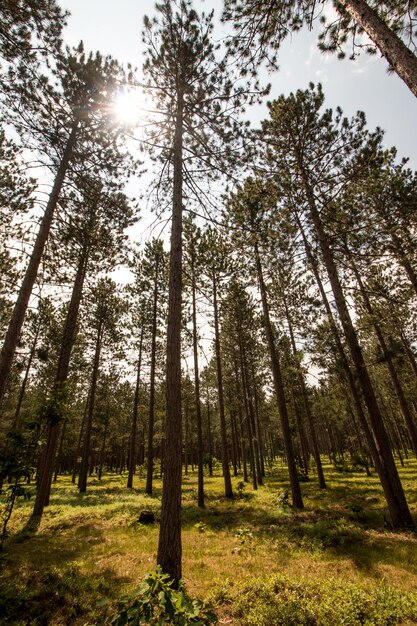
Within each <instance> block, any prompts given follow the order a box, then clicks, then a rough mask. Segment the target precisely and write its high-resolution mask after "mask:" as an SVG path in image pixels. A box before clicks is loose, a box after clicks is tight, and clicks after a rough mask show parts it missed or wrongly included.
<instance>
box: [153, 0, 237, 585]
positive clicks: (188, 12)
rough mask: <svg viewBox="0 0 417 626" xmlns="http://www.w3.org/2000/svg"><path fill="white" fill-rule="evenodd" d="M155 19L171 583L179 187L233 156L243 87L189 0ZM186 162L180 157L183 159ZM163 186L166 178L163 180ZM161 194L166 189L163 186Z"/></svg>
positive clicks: (175, 562)
mask: <svg viewBox="0 0 417 626" xmlns="http://www.w3.org/2000/svg"><path fill="white" fill-rule="evenodd" d="M157 11H158V17H156V18H154V19H153V20H150V19H149V18H145V33H144V41H145V43H147V44H148V52H147V57H148V58H147V61H146V62H145V65H144V71H145V74H146V76H147V77H148V79H147V81H148V82H147V87H148V89H149V90H150V92H151V94H152V97H153V99H154V101H155V103H156V104H157V106H158V109H159V113H160V114H161V115H160V123H159V125H157V126H155V130H154V131H153V135H152V134H151V135H150V136H149V138H148V142H149V143H150V144H151V145H152V144H154V145H155V146H160V149H158V158H159V160H160V161H161V162H162V163H163V164H164V169H163V173H164V172H166V173H167V174H168V181H167V180H166V179H165V183H166V184H168V185H169V187H170V189H171V190H172V222H171V248H170V270H169V305H168V330H167V363H166V390H167V392H166V393H167V403H166V408H167V410H166V421H165V456H164V467H165V471H164V486H163V497H162V513H161V526H160V535H159V547H158V563H159V564H160V565H161V567H162V569H163V570H164V571H165V572H167V573H168V574H170V575H171V577H172V578H173V580H174V581H175V584H178V581H179V579H180V578H181V449H182V445H181V439H182V429H181V337H180V335H181V297H182V215H183V203H184V195H185V194H184V184H185V185H187V188H188V190H189V192H190V193H192V192H196V191H197V193H198V192H199V188H198V186H197V184H196V183H197V181H198V180H199V179H200V180H201V178H203V180H207V179H209V178H213V177H214V176H216V175H218V173H219V171H223V170H224V169H225V163H227V162H228V163H230V161H231V159H232V157H233V156H234V155H235V152H234V150H233V148H232V144H231V140H233V139H234V132H235V131H237V130H238V129H239V127H240V122H239V121H238V120H237V118H236V113H237V112H238V111H239V110H240V105H241V100H242V95H243V93H242V92H243V89H238V90H234V88H233V83H232V81H231V80H230V79H229V78H228V76H227V68H226V64H225V62H224V61H222V60H218V59H217V58H216V55H215V46H214V44H213V43H212V41H211V35H212V29H213V26H212V14H211V15H209V16H205V15H204V14H203V15H202V16H201V17H200V16H198V14H197V13H196V11H195V10H194V9H193V8H192V5H191V2H190V1H189V0H178V2H177V3H172V2H168V1H167V0H164V2H162V3H161V4H159V5H157ZM185 157H186V158H185ZM162 182H164V181H162ZM165 189H167V187H166V186H165Z"/></svg>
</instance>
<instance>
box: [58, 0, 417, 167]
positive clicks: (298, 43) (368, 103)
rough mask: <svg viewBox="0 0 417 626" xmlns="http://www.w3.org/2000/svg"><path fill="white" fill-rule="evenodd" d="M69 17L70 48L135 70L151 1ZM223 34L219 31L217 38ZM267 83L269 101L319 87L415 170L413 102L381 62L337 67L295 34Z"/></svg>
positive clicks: (97, 1) (106, 0)
mask: <svg viewBox="0 0 417 626" xmlns="http://www.w3.org/2000/svg"><path fill="white" fill-rule="evenodd" d="M60 1H61V4H62V5H63V7H64V8H66V9H68V10H69V11H70V12H71V14H72V15H71V17H70V19H69V25H68V28H67V30H66V37H65V38H66V41H67V42H68V43H69V44H71V45H73V44H74V45H75V44H77V43H78V42H79V40H80V39H82V40H83V41H84V44H85V47H86V49H89V50H93V51H95V50H100V52H102V53H104V54H111V55H112V56H114V57H116V58H117V59H118V60H119V61H120V62H123V63H127V62H129V61H130V62H131V63H132V65H134V66H137V67H138V68H140V67H141V64H142V56H141V53H142V43H141V31H142V22H143V16H144V15H145V14H147V15H149V16H152V15H153V14H154V4H155V2H154V0H60ZM195 7H196V9H200V10H204V11H206V12H208V11H210V10H211V9H212V8H213V9H214V11H215V16H217V17H219V16H220V13H221V8H222V2H221V0H196V2H195ZM224 34H225V30H224V27H223V26H219V28H218V30H217V31H216V35H217V36H220V37H221V36H222V35H224ZM267 81H269V82H271V83H272V92H271V96H270V99H272V98H275V97H277V96H278V95H280V94H281V93H284V94H288V93H290V92H291V91H295V90H296V89H298V88H302V89H305V88H306V87H307V86H308V83H309V81H313V82H315V83H317V82H321V83H322V84H323V88H324V93H325V96H326V104H327V106H331V107H333V108H334V107H336V106H341V107H342V109H343V111H344V113H345V114H346V115H348V116H351V115H353V114H354V113H355V112H356V111H357V110H359V109H360V110H363V111H365V113H366V116H367V120H368V125H369V127H370V128H371V129H372V128H374V127H375V126H380V127H381V128H383V129H384V130H385V131H386V140H385V142H386V145H387V146H388V145H389V146H391V145H395V146H396V147H397V148H398V151H399V156H401V157H403V156H408V157H410V164H411V165H412V167H413V168H415V169H417V148H416V145H417V141H416V140H417V124H416V121H417V99H416V98H415V97H414V96H413V95H412V94H411V92H410V91H409V89H408V88H407V87H406V85H405V84H404V83H403V82H402V81H401V80H400V79H399V78H398V77H397V76H396V75H395V74H391V75H388V74H387V72H386V62H385V60H384V59H382V58H380V57H379V56H377V57H370V56H366V55H362V56H361V57H360V59H359V60H357V61H355V62H352V61H349V60H347V59H346V60H343V61H338V60H337V59H336V58H335V57H334V56H333V55H332V56H330V55H323V54H322V53H320V51H319V50H318V49H317V46H316V35H315V34H314V33H310V32H307V31H303V32H301V33H297V34H295V35H294V36H293V38H292V41H289V40H288V41H287V42H286V43H285V44H284V46H283V47H282V51H281V52H280V71H279V72H277V73H275V74H273V75H271V76H269V77H268V79H267ZM265 116H266V108H262V109H261V110H259V111H257V112H253V113H252V115H251V119H252V120H253V123H254V124H256V123H257V121H258V120H259V119H262V118H263V117H265Z"/></svg>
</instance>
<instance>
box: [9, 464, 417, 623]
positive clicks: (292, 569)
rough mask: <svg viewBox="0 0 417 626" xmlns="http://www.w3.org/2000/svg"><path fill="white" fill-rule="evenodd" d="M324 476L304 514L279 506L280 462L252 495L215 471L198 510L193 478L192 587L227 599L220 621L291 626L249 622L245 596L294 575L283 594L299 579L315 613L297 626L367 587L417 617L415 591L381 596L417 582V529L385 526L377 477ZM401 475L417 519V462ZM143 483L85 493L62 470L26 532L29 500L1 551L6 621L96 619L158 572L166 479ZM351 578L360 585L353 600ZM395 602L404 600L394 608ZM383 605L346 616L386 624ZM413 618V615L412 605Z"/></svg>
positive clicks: (188, 544) (189, 521)
mask: <svg viewBox="0 0 417 626" xmlns="http://www.w3.org/2000/svg"><path fill="white" fill-rule="evenodd" d="M325 473H326V480H327V482H328V485H329V488H328V489H327V490H319V489H318V486H317V484H316V481H315V480H314V479H313V477H312V479H311V480H310V481H309V482H306V483H303V484H302V490H303V497H304V503H305V509H304V510H303V511H294V510H292V509H291V508H284V509H283V508H280V506H279V505H278V501H279V495H280V494H281V493H282V492H283V490H285V489H288V480H287V476H286V472H285V468H282V467H281V466H280V467H279V468H275V469H274V471H273V472H270V473H269V475H268V476H267V477H266V478H265V485H264V486H263V487H260V488H259V489H258V491H257V492H253V491H252V490H251V487H250V486H249V485H247V486H246V489H245V491H244V494H243V497H240V498H239V497H236V498H235V499H234V500H233V501H228V500H226V499H225V498H224V497H223V482H222V478H221V476H220V475H217V476H215V477H213V478H209V477H206V479H205V480H206V483H205V490H206V509H204V510H201V509H199V508H198V507H197V477H196V474H193V473H190V474H189V475H188V476H186V477H184V485H183V505H184V508H183V553H184V554H183V573H184V579H185V583H186V587H187V590H188V592H189V593H191V594H193V595H196V596H198V597H200V598H203V599H204V598H206V597H207V596H210V595H211V596H212V597H214V598H216V602H217V603H218V607H217V610H218V613H219V615H220V617H221V616H223V615H226V616H227V619H228V620H231V621H230V622H229V623H230V624H242V625H244V626H246V625H251V624H252V623H253V624H257V623H259V626H261V625H262V624H263V623H264V624H265V626H266V624H269V623H270V624H271V625H272V624H274V623H276V624H281V623H282V624H287V623H288V624H292V623H293V622H290V621H285V620H284V621H281V622H280V621H276V622H272V621H271V622H268V621H264V622H262V621H259V622H256V619H259V620H261V617H262V616H261V615H260V616H258V617H256V616H255V617H253V618H250V619H252V620H253V621H252V622H250V621H247V620H248V619H249V617H247V615H249V611H248V610H245V608H244V604H242V602H243V598H244V597H246V596H245V594H246V593H247V596H248V598H250V597H251V594H255V596H256V592H255V591H254V590H256V589H257V585H262V584H264V585H266V587H268V584H269V583H268V582H267V581H268V577H270V576H278V577H282V576H283V577H284V579H285V581H287V582H286V585H287V586H288V589H287V591H285V593H284V592H283V593H284V595H285V594H287V595H288V594H289V597H290V596H291V594H292V593H295V592H293V591H291V589H292V587H291V585H298V584H301V585H302V591H300V592H299V595H300V594H301V596H302V597H303V598H304V600H303V601H301V600H300V603H301V605H302V606H304V607H305V615H306V616H307V617H305V616H304V617H302V619H304V618H305V619H306V620H308V619H310V621H304V622H303V621H299V622H294V623H300V624H304V623H305V624H317V626H321V624H323V626H327V624H330V623H331V619H336V618H333V617H331V616H330V617H329V618H327V617H326V615H327V614H326V611H325V609H324V608H323V609H322V614H323V616H324V617H323V616H322V617H321V618H320V619H322V621H317V619H318V618H317V615H312V616H311V615H310V617H308V615H309V611H310V608H309V606H310V605H314V602H313V600H311V598H312V597H316V598H318V599H319V600H320V601H319V600H318V602H319V604H320V606H321V605H322V604H323V606H324V605H325V604H326V602H327V600H326V598H330V599H331V598H334V602H333V603H335V602H336V601H338V602H339V604H340V603H341V605H343V606H344V604H343V602H345V604H346V603H347V604H346V606H349V607H350V608H349V611H351V612H352V614H354V612H355V610H356V609H355V607H354V606H353V605H352V606H351V605H349V597H350V596H352V597H353V596H355V597H357V598H359V599H358V606H359V605H360V604H361V602H362V600H361V598H363V594H365V596H366V597H367V598H368V600H369V602H370V606H371V607H373V606H374V605H376V609H375V611H376V614H378V612H379V614H380V615H382V616H383V615H384V611H385V612H387V611H388V612H389V611H390V610H392V611H393V612H392V615H393V616H394V617H392V618H391V617H390V618H389V619H391V621H387V622H386V623H387V624H391V623H392V624H396V623H398V624H400V623H403V624H407V623H410V624H411V623H415V622H413V621H403V622H401V621H400V617H398V615H399V614H400V613H401V610H402V609H401V606H405V604H404V603H405V602H406V599H405V600H404V602H403V600H401V599H399V597H400V596H398V598H397V597H396V596H395V598H394V599H393V600H392V601H391V600H390V602H391V604H390V603H389V602H388V604H389V606H388V608H387V606H386V604H385V605H383V603H382V604H381V602H382V600H378V601H377V600H375V598H379V596H378V593H379V591H378V589H380V591H381V593H382V594H384V593H385V594H388V595H386V597H389V598H391V596H390V595H389V594H392V593H394V591H395V592H398V593H403V594H404V593H407V592H411V591H413V590H415V589H417V539H416V536H415V535H414V534H412V533H394V532H389V531H387V530H386V529H385V528H384V515H385V516H388V513H387V510H386V506H385V501H384V498H383V495H382V491H381V487H380V485H379V481H378V479H377V477H376V476H372V477H371V478H367V477H366V476H365V474H364V473H361V472H349V473H345V472H338V471H336V470H335V469H334V468H333V467H332V466H331V465H329V464H328V465H326V466H325ZM400 473H401V475H402V478H403V484H404V487H405V490H406V494H407V498H408V501H409V503H410V507H411V509H412V513H413V515H414V516H415V515H416V513H417V462H416V461H414V460H412V459H410V460H408V461H407V463H406V467H405V468H400ZM240 480H241V477H240V476H239V477H236V478H235V479H234V486H235V488H236V486H237V484H238V482H239V481H240ZM134 484H135V488H134V489H133V490H128V489H127V488H126V486H125V485H126V476H119V475H106V476H104V477H103V479H102V481H100V482H99V481H97V480H91V482H90V484H89V485H88V489H87V493H86V494H84V495H80V494H79V493H78V491H77V489H76V487H75V486H73V485H72V484H71V482H70V479H69V477H60V478H59V479H58V481H57V483H55V484H54V486H53V490H52V495H51V504H50V506H49V507H48V508H47V509H46V510H45V515H44V517H43V519H42V522H41V524H40V526H39V528H38V529H37V531H36V533H33V532H32V533H30V532H29V531H28V530H26V529H25V525H26V523H27V521H28V518H29V515H30V512H31V506H32V505H33V502H31V501H29V502H27V501H21V502H19V503H18V505H17V507H16V510H15V512H14V514H13V517H12V519H11V524H10V530H11V536H10V538H9V540H8V542H7V543H6V547H5V550H4V552H3V554H2V555H1V556H0V559H1V561H0V567H1V573H0V615H5V616H6V617H5V618H3V619H5V620H6V621H3V622H2V618H0V624H11V625H15V626H17V625H20V626H23V624H25V625H26V624H30V625H33V626H37V625H39V626H40V625H41V624H48V625H49V624H51V625H56V626H59V625H61V624H69V625H70V624H74V625H77V626H78V625H80V626H81V625H82V624H85V623H86V622H90V623H95V622H97V620H98V617H99V614H100V609H99V608H97V606H96V603H97V601H98V600H100V599H102V598H103V597H109V598H110V599H116V598H118V597H119V596H120V595H123V594H125V593H126V592H129V591H130V590H131V589H133V588H134V587H135V586H137V585H138V583H139V582H140V580H141V579H142V577H143V575H144V574H145V572H147V571H149V570H152V569H154V568H155V564H156V562H155V557H156V550H157V541H158V524H157V523H156V524H154V525H152V526H142V525H140V524H138V523H137V520H138V517H139V514H140V512H141V511H142V510H145V509H146V510H149V509H152V510H153V511H154V512H155V514H156V516H157V517H158V513H159V509H160V499H161V481H160V480H159V479H157V480H155V491H154V495H153V496H152V497H149V496H145V495H144V493H143V490H144V480H143V479H140V478H137V479H136V481H135V483H134ZM284 579H283V580H284ZM226 581H227V582H226ZM329 581H332V583H331V584H330V582H329ZM347 584H348V585H352V588H351V589H350V592H349V593H348V592H346V593H347V596H346V598H345V599H344V600H343V601H342V600H341V597H342V595H343V586H344V585H345V586H346V585H347ZM239 585H243V587H239ZM245 585H246V586H247V587H245ZM271 585H272V583H270V586H271ZM311 585H313V587H311ZM314 585H318V587H317V588H316V587H314ZM284 587H285V585H284ZM243 589H247V592H246V591H245V592H244V591H243ZM389 589H391V590H393V591H389ZM52 590H53V591H52ZM251 590H252V591H251ZM297 593H298V592H297ZM54 594H57V595H54ZM268 594H269V595H268ZM268 594H267V595H268V598H269V600H268V603H267V604H268V607H269V608H268V609H267V608H265V611H267V613H268V617H266V618H265V619H269V620H271V619H272V618H271V615H272V614H274V611H275V614H276V616H277V617H276V619H277V620H279V619H281V618H279V612H278V608H277V607H278V606H281V605H282V606H283V605H284V604H285V603H283V599H282V597H281V596H282V594H281V596H280V595H279V594H278V596H277V594H275V592H274V593H272V592H271V593H270V592H269V591H268ZM274 594H275V595H274ZM332 594H333V595H332ZM349 594H350V595H349ZM352 594H353V595H352ZM355 594H356V595H355ZM275 596H276V597H275ZM384 597H385V596H384ZM392 597H393V596H392ZM401 597H402V596H401ZM221 598H223V600H221ZM274 598H275V600H274ZM309 598H310V599H309ZM337 598H339V600H337ZM404 598H406V596H404ZM410 598H411V596H410ZM407 601H408V600H407ZM411 601H412V600H411V599H410V602H411ZM248 602H249V600H248ZM329 602H330V605H331V601H330V600H329ZM352 602H353V600H352ZM362 603H363V602H362ZM375 603H376V604H375ZM391 605H392V606H391ZM394 605H395V606H397V605H398V606H397V608H396V609H395V610H394V608H393V606H394ZM23 606H24V607H25V608H24V609H23ZM274 606H275V608H274ZM290 606H291V603H290V604H288V607H290ZM355 606H356V605H355ZM288 607H287V609H288V611H290V608H288ZM398 607H400V608H398ZM287 609H286V610H287ZM283 610H284V609H283ZM303 610H304V609H303ZM268 611H269V612H268ZM372 611H374V609H373V608H372V610H371V609H369V611H368V613H369V615H370V616H371V617H369V616H368V617H366V619H368V621H362V622H361V621H357V622H346V624H350V623H352V624H356V623H358V624H361V623H364V624H369V625H370V624H376V625H377V624H379V623H381V624H383V623H384V622H378V621H375V619H376V618H375V619H374V617H372V615H371V613H372ZM375 611H374V613H375ZM395 611H397V613H395ZM404 611H405V609H404ZM258 612H259V610H258ZM387 614H388V613H387ZM27 615H29V616H30V617H26V616H27ZM294 615H296V613H294ZM403 616H404V620H410V619H411V618H410V617H407V616H406V612H404V614H403ZM397 618H398V619H397ZM262 619H263V618H262ZM283 619H284V618H283ZM285 619H286V620H288V619H289V617H287V618H285ZM297 619H301V618H297ZM325 619H328V621H327V622H326V621H325ZM358 619H359V618H358ZM364 619H365V618H364ZM371 619H374V621H369V620H371ZM381 619H382V617H381ZM387 619H388V618H387ZM396 619H397V621H395V620H396ZM245 620H246V621H245ZM314 620H316V621H314ZM392 620H394V621H392ZM337 623H339V622H337V621H335V622H334V624H337ZM340 623H345V622H340Z"/></svg>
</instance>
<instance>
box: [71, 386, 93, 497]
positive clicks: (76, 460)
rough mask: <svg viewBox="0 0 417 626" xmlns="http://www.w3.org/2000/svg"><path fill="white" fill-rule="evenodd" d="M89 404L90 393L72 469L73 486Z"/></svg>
mask: <svg viewBox="0 0 417 626" xmlns="http://www.w3.org/2000/svg"><path fill="white" fill-rule="evenodd" d="M88 402H89V393H88V394H87V398H86V401H85V406H84V413H83V419H82V422H81V428H80V432H79V435H78V441H77V448H76V450H75V457H74V466H73V468H72V476H71V482H72V484H73V485H75V477H76V474H77V468H78V457H79V456H80V450H81V444H82V441H83V437H84V429H85V423H86V421H87V411H88Z"/></svg>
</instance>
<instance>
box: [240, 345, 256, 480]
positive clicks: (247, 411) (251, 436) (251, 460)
mask: <svg viewBox="0 0 417 626" xmlns="http://www.w3.org/2000/svg"><path fill="white" fill-rule="evenodd" d="M239 351H240V372H241V377H242V391H243V406H244V409H245V415H246V428H247V432H248V442H249V465H250V471H251V475H252V487H253V489H254V491H256V490H257V489H258V472H257V466H256V462H255V446H254V434H253V428H252V419H251V415H250V406H249V390H248V385H247V380H246V371H245V367H244V361H243V354H242V344H241V343H240V345H239Z"/></svg>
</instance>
